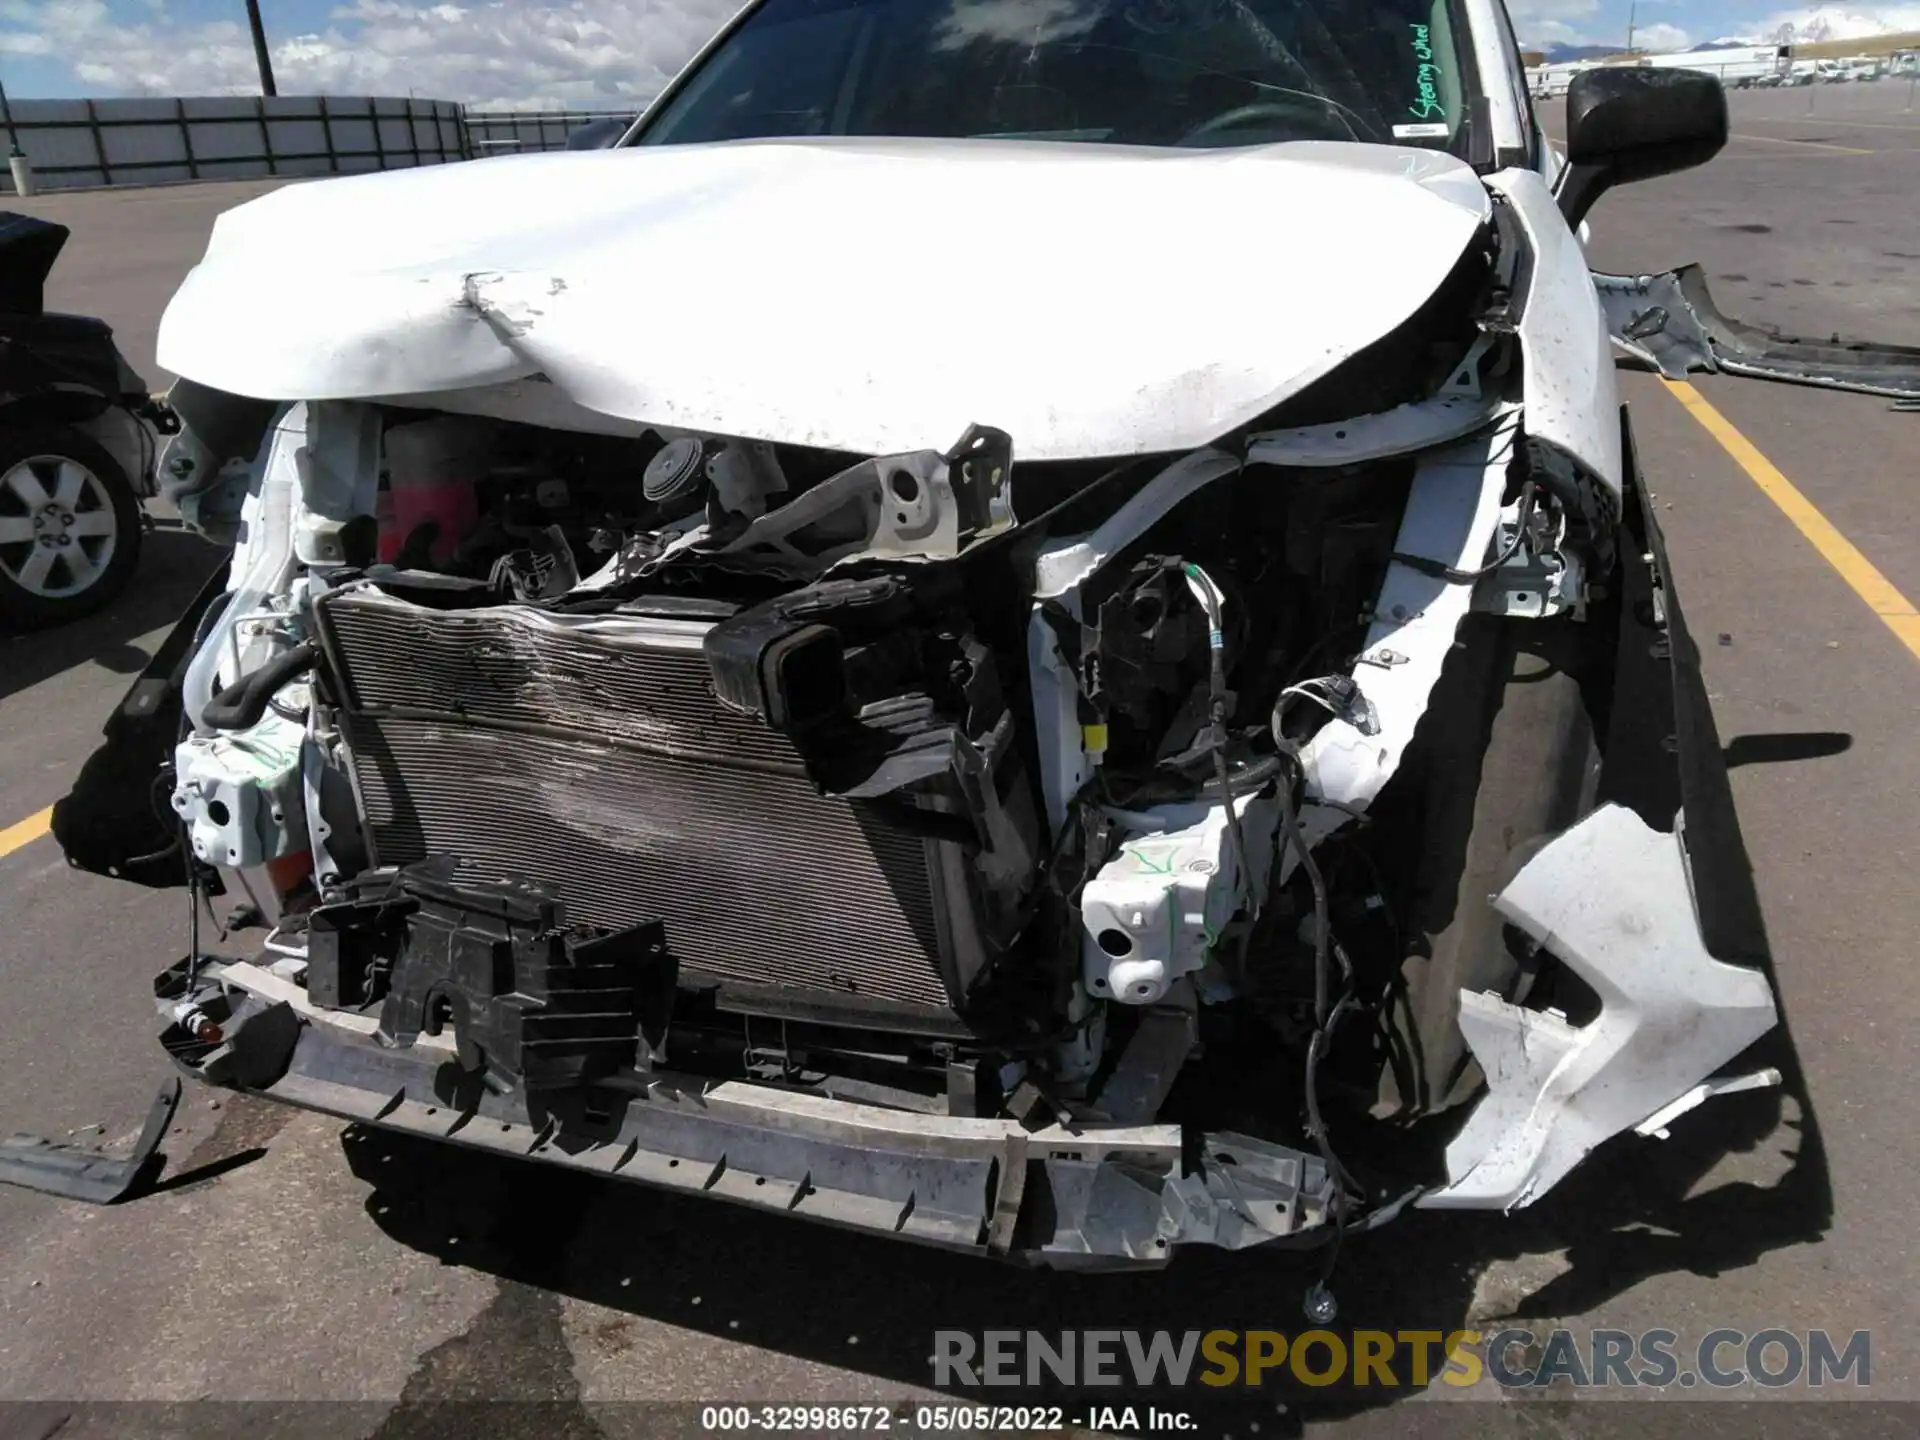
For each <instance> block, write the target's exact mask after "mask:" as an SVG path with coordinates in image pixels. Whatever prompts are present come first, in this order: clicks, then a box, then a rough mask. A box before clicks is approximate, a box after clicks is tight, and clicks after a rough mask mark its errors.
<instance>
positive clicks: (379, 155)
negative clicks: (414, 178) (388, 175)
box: [367, 95, 387, 170]
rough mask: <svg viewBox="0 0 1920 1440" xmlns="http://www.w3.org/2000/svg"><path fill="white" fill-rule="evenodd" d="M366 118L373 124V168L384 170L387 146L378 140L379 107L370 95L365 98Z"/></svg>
mask: <svg viewBox="0 0 1920 1440" xmlns="http://www.w3.org/2000/svg"><path fill="white" fill-rule="evenodd" d="M367 118H368V119H369V120H370V121H372V122H373V155H374V159H375V160H376V161H377V162H378V163H377V164H376V165H375V167H374V168H375V169H377V170H384V169H386V168H387V146H386V142H385V141H384V140H382V139H381V138H380V106H379V103H378V102H377V101H376V100H375V99H374V98H373V96H371V95H369V96H368V97H367Z"/></svg>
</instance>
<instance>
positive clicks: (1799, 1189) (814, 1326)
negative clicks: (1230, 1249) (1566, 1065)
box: [343, 1026, 1832, 1434]
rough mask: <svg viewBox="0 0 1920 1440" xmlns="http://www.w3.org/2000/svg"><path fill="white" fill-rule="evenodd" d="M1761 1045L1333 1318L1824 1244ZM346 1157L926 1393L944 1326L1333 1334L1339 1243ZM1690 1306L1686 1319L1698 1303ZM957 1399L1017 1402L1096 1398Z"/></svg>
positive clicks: (1225, 1409)
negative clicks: (830, 1211) (818, 1219)
mask: <svg viewBox="0 0 1920 1440" xmlns="http://www.w3.org/2000/svg"><path fill="white" fill-rule="evenodd" d="M1749 1058H1750V1059H1751V1060H1752V1061H1753V1063H1754V1064H1755V1065H1768V1064H1771V1065H1775V1066H1777V1067H1779V1068H1780V1069H1781V1071H1782V1073H1783V1075H1784V1077H1785V1082H1784V1084H1783V1086H1782V1087H1781V1088H1780V1089H1777V1090H1768V1091H1753V1092H1747V1093H1743V1094H1738V1095H1732V1096H1727V1097H1722V1098H1720V1099H1717V1100H1715V1101H1712V1102H1709V1104H1708V1105H1707V1106H1705V1107H1703V1108H1702V1109H1700V1110H1698V1111H1695V1112H1694V1113H1692V1114H1690V1115H1687V1116H1684V1117H1682V1118H1681V1119H1679V1120H1677V1121H1676V1122H1674V1125H1673V1127H1672V1128H1673V1137H1672V1139H1671V1140H1668V1141H1660V1140H1652V1139H1639V1138H1637V1137H1633V1136H1626V1137H1622V1138H1620V1139H1617V1140H1615V1141H1613V1142H1611V1143H1610V1144H1608V1145H1606V1146H1604V1147H1603V1148H1602V1149H1601V1150H1600V1151H1599V1152H1597V1153H1596V1154H1595V1155H1594V1156H1593V1157H1592V1159H1591V1160H1590V1161H1589V1162H1588V1163H1587V1164H1585V1165H1584V1166H1582V1167H1581V1168H1580V1169H1579V1170H1577V1171H1576V1172H1575V1173H1574V1174H1573V1175H1572V1176H1570V1177H1569V1178H1568V1179H1567V1180H1566V1181H1564V1182H1563V1183H1562V1184H1561V1185H1560V1186H1559V1187H1557V1188H1556V1189H1555V1190H1554V1191H1552V1192H1551V1193H1550V1194H1549V1195H1547V1196H1546V1197H1545V1198H1543V1199H1542V1200H1541V1201H1540V1202H1539V1203H1538V1204H1536V1205H1534V1206H1533V1207H1531V1208H1529V1209H1526V1210H1522V1211H1519V1212H1516V1213H1515V1214H1513V1215H1510V1216H1501V1215H1499V1214H1488V1213H1479V1212H1438V1211H1421V1210H1410V1211H1408V1212H1406V1213H1405V1214H1403V1215H1402V1216H1401V1217H1400V1218H1399V1219H1398V1220H1397V1221H1395V1222H1394V1223H1392V1224H1390V1225H1388V1226H1386V1227H1384V1228H1383V1229H1381V1230H1379V1231H1377V1232H1375V1233H1373V1234H1370V1235H1365V1236H1358V1237H1354V1238H1352V1239H1350V1240H1349V1241H1348V1242H1347V1244H1346V1246H1345V1247H1344V1252H1343V1253H1342V1255H1341V1256H1340V1259H1339V1264H1338V1267H1337V1269H1336V1271H1335V1273H1334V1277H1333V1281H1332V1289H1333V1291H1334V1293H1335V1295H1336V1297H1337V1299H1338V1301H1339V1304H1340V1313H1339V1315H1338V1318H1337V1319H1336V1320H1335V1321H1334V1322H1332V1326H1331V1328H1333V1329H1334V1330H1335V1331H1336V1332H1338V1333H1342V1334H1344V1335H1347V1336H1348V1337H1349V1339H1350V1338H1351V1333H1352V1332H1353V1331H1357V1330H1384V1331H1389V1332H1401V1331H1407V1330H1432V1331H1440V1332H1443V1333H1445V1332H1451V1331H1454V1330H1460V1329H1477V1330H1480V1331H1482V1332H1486V1333H1490V1332H1492V1331H1495V1330H1498V1329H1501V1328H1503V1326H1504V1325H1505V1324H1508V1323H1513V1324H1524V1323H1532V1324H1534V1325H1535V1326H1541V1325H1544V1324H1551V1323H1556V1322H1560V1321H1567V1322H1573V1323H1585V1324H1594V1323H1600V1324H1605V1323H1609V1318H1610V1317H1608V1316H1607V1314H1606V1312H1607V1310H1608V1307H1609V1302H1610V1301H1612V1300H1613V1299H1614V1298H1615V1297H1617V1296H1619V1295H1620V1294H1621V1293H1622V1292H1624V1291H1626V1290H1628V1289H1630V1288H1631V1287H1633V1286H1636V1285H1638V1284H1640V1283H1641V1282H1643V1281H1646V1280H1648V1279H1651V1278H1653V1277H1657V1276H1659V1275H1662V1274H1667V1273H1673V1272H1685V1273H1691V1274H1696V1275H1718V1274H1720V1273H1723V1272H1725V1271H1729V1270H1734V1269H1738V1268H1740V1267H1742V1266H1746V1265H1751V1264H1753V1263H1754V1262H1756V1261H1757V1260H1758V1259H1759V1258H1760V1257H1761V1256H1763V1255H1765V1254H1766V1253H1767V1252H1769V1251H1771V1250H1775V1249H1778V1248H1781V1247H1784V1246H1790V1245H1798V1244H1804V1243H1810V1242H1813V1241H1816V1240H1817V1239H1818V1238H1819V1237H1820V1235H1821V1234H1822V1232H1823V1231H1824V1230H1825V1229H1826V1227H1827V1225H1828V1223H1829V1219H1830V1216H1831V1210H1832V1198H1831V1190H1830V1186H1829V1181H1828V1174H1827V1165H1826V1158H1825V1153H1824V1150H1823V1147H1822V1145H1821V1142H1820V1136H1819V1131H1818V1127H1817V1125H1816V1124H1815V1122H1814V1119H1813V1115H1812V1111H1811V1109H1810V1108H1809V1106H1808V1104H1807V1100H1806V1088H1805V1085H1804V1083H1803V1082H1802V1080H1801V1074H1800V1069H1799V1066H1798V1064H1797V1063H1796V1061H1795V1057H1794V1051H1793V1046H1792V1043H1791V1039H1790V1037H1789V1036H1788V1035H1787V1033H1786V1030H1785V1027H1784V1026H1783V1027H1782V1028H1781V1029H1780V1030H1779V1031H1776V1032H1775V1034H1774V1036H1773V1037H1770V1039H1769V1040H1768V1041H1763V1042H1762V1044H1761V1046H1759V1047H1756V1051H1755V1053H1754V1054H1753V1055H1752V1056H1750V1057H1749ZM343 1148H344V1150H345V1151H346V1154H347V1156H348V1158H349V1162H350V1164H351V1165H352V1167H353V1169H354V1172H355V1174H356V1175H357V1176H358V1177H359V1178H361V1179H362V1180H363V1181H365V1182H367V1183H369V1184H371V1185H372V1187H373V1189H372V1192H371V1194H370V1195H369V1196H368V1199H367V1202H366V1207H367V1211H368V1214H369V1215H370V1216H371V1218H372V1219H373V1220H374V1222H375V1223H376V1224H377V1225H378V1226H379V1227H380V1228H381V1229H382V1230H383V1231H385V1232H386V1233H387V1234H388V1235H389V1236H391V1237H392V1238H394V1239H396V1240H398V1241H400V1242H401V1243H404V1244H406V1245H408V1246H410V1247H412V1248H414V1249H416V1250H419V1251H422V1252H426V1253H430V1254H433V1255H436V1256H438V1257H440V1258H441V1259H442V1261H443V1262H444V1263H447V1264H452V1265H461V1266H466V1267H471V1268H474V1269H477V1270H480V1271H482V1272H486V1273H490V1274H493V1275H495V1276H497V1277H498V1278H499V1279H500V1280H501V1281H502V1282H503V1283H504V1284H505V1285H506V1286H507V1287H530V1288H531V1289H532V1290H533V1291H537V1292H540V1293H545V1294H554V1293H557V1294H560V1295H566V1296H570V1297H573V1298H574V1299H577V1300H582V1301H587V1302H591V1303H593V1304H595V1305H600V1306H605V1307H607V1308H609V1309H611V1310H614V1311H619V1312H624V1313H625V1314H626V1315H630V1316H634V1317H640V1318H644V1319H648V1320H652V1321H659V1322H665V1323H668V1324H671V1325H674V1326H676V1327H680V1328H682V1329H685V1330H688V1331H692V1332H696V1333H703V1334H707V1335H711V1336H712V1337H713V1338H714V1339H715V1340H716V1341H738V1342H744V1343H746V1344H750V1345H752V1346H754V1347H756V1348H758V1349H760V1350H763V1351H772V1352H776V1353H777V1354H780V1355H784V1356H788V1357H792V1358H793V1359H796V1360H799V1361H803V1362H807V1363H811V1364H821V1365H830V1366H835V1367H839V1368H841V1369H843V1370H853V1371H858V1372H861V1373H863V1374H866V1375H870V1376H873V1377H876V1378H878V1379H879V1380H881V1381H883V1382H889V1383H897V1384H899V1385H900V1386H902V1387H907V1386H912V1387H915V1388H917V1389H919V1390H921V1391H923V1392H924V1391H925V1390H927V1389H929V1388H931V1387H932V1379H933V1376H932V1371H931V1367H930V1361H929V1357H930V1355H931V1353H932V1351H933V1348H934V1341H933V1335H934V1332H935V1331H936V1330H962V1331H968V1332H971V1333H973V1334H974V1335H976V1336H977V1335H978V1334H979V1332H981V1331H983V1330H989V1329H1001V1330H1005V1329H1036V1330H1040V1331H1042V1332H1046V1333H1048V1334H1052V1333H1053V1332H1058V1331H1061V1330H1079V1329H1103V1330H1116V1329H1120V1330H1124V1329H1138V1330H1141V1331H1144V1332H1149V1333H1151V1332H1153V1331H1157V1330H1164V1331H1169V1332H1174V1333H1175V1334H1176V1335H1177V1334H1178V1333H1179V1332H1183V1331H1188V1330H1194V1331H1202V1332H1204V1331H1208V1330H1216V1329H1227V1330H1237V1331H1242V1332H1244V1331H1247V1330H1255V1329H1259V1330H1278V1331H1282V1332H1285V1333H1287V1334H1289V1335H1294V1334H1298V1333H1299V1332H1301V1331H1302V1330H1304V1329H1307V1328H1310V1322H1308V1321H1307V1320H1306V1319H1305V1318H1304V1316H1303V1312H1302V1299H1303V1295H1304V1292H1305V1290H1306V1288H1307V1286H1308V1285H1309V1284H1310V1283H1312V1281H1313V1280H1314V1279H1315V1278H1316V1277H1317V1276H1318V1274H1319V1273H1320V1268H1321V1265H1322V1262H1323V1260H1324V1252H1323V1251H1305V1252H1291V1253H1290V1252H1281V1251H1266V1252H1262V1251H1250V1252H1241V1253H1239V1254H1226V1253H1222V1252H1218V1251H1211V1250H1200V1249H1196V1250H1193V1251H1189V1252H1184V1253H1182V1254H1181V1255H1180V1256H1179V1257H1178V1258H1177V1259H1176V1260H1175V1262H1174V1263H1173V1265H1172V1266H1171V1267H1170V1268H1169V1269H1167V1270H1164V1271H1160V1272H1144V1273H1132V1274H1107V1275H1076V1274H1061V1273H1054V1272H1047V1271H1031V1270H1022V1269H1017V1268H1015V1267H1011V1266H1006V1265H998V1264H994V1263H992V1262H989V1261H984V1260H975V1259H968V1258H963V1257H958V1256H952V1255H947V1254H943V1253H938V1252H934V1251H930V1250H925V1249H921V1248H918V1247H914V1246H910V1245H905V1244H900V1243H896V1242H891V1241H888V1240H885V1239H880V1238H876V1237H871V1236H866V1235H860V1234H850V1233H847V1232H843V1231H839V1230H835V1229H832V1228H828V1227H825V1226H821V1225H816V1224H811V1223H808V1222H803V1221H799V1220H795V1219H791V1218H787V1217H783V1216H777V1215H773V1214H768V1213H763V1212H759V1211H754V1210H750V1209H745V1208H741V1207H737V1206H732V1205H728V1204H726V1203H724V1202H705V1201H700V1200H695V1199H691V1198H687V1197H682V1196H677V1195H671V1194H665V1193H660V1192H656V1191H652V1190H649V1189H647V1188H645V1187H641V1186H637V1185H627V1184H620V1183H617V1182H607V1181H603V1180H599V1179H596V1178H593V1177H588V1176H581V1175H577V1174H574V1173H571V1172H563V1171H557V1170H551V1169H548V1168H547V1167H543V1166H539V1165H533V1164H526V1163H522V1162H515V1161H510V1160H503V1159H499V1158H496V1157H492V1156H488V1155H485V1154H481V1153H478V1152H474V1151H467V1150H456V1149H453V1148H451V1147H447V1146H444V1145H439V1144H436V1143H434V1142H430V1141H424V1140H419V1139H416V1138H413V1137H408V1136H401V1135H393V1134H388V1133H385V1132H379V1131H374V1130H370V1129H366V1128H363V1127H351V1128H349V1129H348V1130H347V1131H346V1132H345V1135H344V1137H343ZM503 1293H505V1292H504V1291H503ZM1646 1309H1647V1306H1646V1305H1645V1304H1641V1305H1639V1306H1637V1307H1636V1310H1637V1312H1644V1311H1645V1310H1646ZM1595 1312H1598V1313H1595ZM1582 1317H1586V1318H1585V1319H1584V1321H1583V1320H1582ZM559 1323H560V1322H559V1319H558V1315H557V1310H556V1312H555V1318H554V1320H553V1325H554V1326H555V1327H557V1326H558V1325H559ZM611 1323H616V1324H617V1323H618V1317H615V1320H614V1321H613V1322H611ZM1612 1323H1618V1322H1617V1321H1614V1322H1612ZM1642 1323H1656V1324H1657V1323H1662V1321H1661V1319H1660V1318H1659V1317H1657V1316H1656V1317H1655V1318H1654V1319H1653V1320H1652V1321H1650V1322H1649V1321H1643V1322H1642ZM1671 1323H1672V1328H1676V1329H1678V1328H1680V1324H1681V1322H1680V1317H1677V1316H1676V1317H1674V1319H1673V1321H1672V1322H1671ZM1395 1363H1396V1365H1398V1366H1399V1367H1400V1368H1399V1372H1398V1373H1397V1375H1396V1379H1397V1382H1398V1383H1397V1387H1396V1388H1387V1387H1382V1386H1379V1385H1378V1384H1377V1383H1376V1385H1375V1386H1373V1387H1372V1388H1367V1389H1357V1388H1353V1387H1351V1386H1348V1385H1346V1384H1344V1383H1341V1384H1335V1385H1332V1386H1328V1387H1326V1388H1319V1389H1309V1388H1306V1387H1304V1386H1302V1385H1300V1384H1299V1383H1298V1382H1297V1381H1296V1380H1295V1379H1294V1377H1293V1376H1291V1375H1289V1374H1286V1373H1285V1371H1284V1370H1275V1371H1272V1372H1269V1373H1268V1374H1267V1375H1266V1376H1265V1377H1263V1378H1264V1381H1265V1383H1264V1384H1263V1386H1262V1387H1261V1388H1260V1389H1258V1390H1249V1389H1245V1388H1239V1389H1236V1390H1233V1391H1227V1392H1222V1391H1217V1390H1214V1391H1210V1390H1207V1389H1206V1388H1205V1387H1201V1386H1197V1385H1190V1386H1189V1388H1187V1389H1185V1390H1183V1391H1180V1392H1177V1393H1176V1392H1171V1391H1163V1392H1160V1394H1159V1395H1158V1397H1157V1398H1159V1399H1161V1400H1165V1401H1177V1403H1178V1404H1180V1405H1181V1406H1182V1407H1184V1408H1186V1409H1189V1410H1191V1411H1194V1412H1195V1413H1196V1414H1198V1413H1200V1412H1201V1411H1203V1410H1204V1412H1205V1413H1206V1414H1208V1415H1209V1416H1211V1417H1213V1418H1214V1419H1215V1421H1216V1423H1219V1424H1224V1425H1226V1426H1227V1428H1229V1429H1235V1428H1237V1426H1236V1425H1235V1419H1236V1417H1239V1418H1240V1419H1242V1420H1245V1419H1249V1418H1257V1419H1259V1420H1261V1421H1263V1422H1264V1424H1263V1429H1262V1431H1261V1433H1263V1434H1270V1433H1274V1432H1275V1431H1276V1430H1278V1431H1279V1432H1280V1433H1285V1432H1287V1431H1288V1430H1290V1429H1293V1428H1295V1427H1296V1426H1297V1425H1298V1424H1299V1423H1300V1422H1301V1421H1302V1420H1303V1419H1312V1418H1318V1417H1322V1416H1334V1415H1342V1414H1352V1413H1354V1412H1359V1411H1366V1410H1372V1409H1376V1408H1377V1407H1380V1406H1383V1405H1391V1404H1393V1403H1394V1402H1396V1401H1398V1400H1402V1399H1404V1398H1406V1397H1407V1396H1409V1395H1410V1394H1412V1393H1414V1389H1413V1387H1412V1386H1411V1384H1410V1380H1411V1375H1410V1373H1409V1372H1408V1368H1407V1362H1406V1361H1405V1359H1404V1358H1402V1359H1400V1360H1397V1361H1396V1362H1395ZM1201 1368H1204V1367H1203V1366H1199V1365H1197V1366H1196V1374H1197V1373H1198V1371H1199V1370H1200V1369H1201ZM1438 1368H1439V1366H1438V1364H1436V1366H1435V1369H1436V1370H1438ZM1376 1379H1377V1377H1376ZM630 1383H631V1387H632V1388H631V1391H630V1393H627V1394H625V1395H623V1396H619V1397H614V1398H628V1399H640V1398H647V1399H667V1398H671V1399H680V1400H700V1399H706V1400H711V1399H714V1398H716V1397H715V1395H713V1394H712V1393H703V1392H701V1391H699V1390H697V1389H696V1390H694V1391H693V1392H692V1393H687V1394H671V1395H669V1394H665V1393H663V1391H665V1390H667V1389H668V1388H669V1387H670V1384H671V1381H670V1380H669V1379H667V1378H665V1377H660V1376H656V1375H655V1374H653V1373H650V1372H646V1371H637V1372H636V1373H635V1374H634V1375H633V1376H632V1377H631V1382H630ZM683 1383H686V1382H683ZM694 1383H697V1382H694ZM956 1393H962V1394H966V1395H968V1396H970V1397H971V1398H972V1399H974V1400H992V1401H995V1402H999V1403H1008V1402H1018V1403H1025V1404H1034V1403H1062V1402H1068V1401H1070V1400H1072V1399H1073V1398H1075V1397H1073V1396H1072V1395H1070V1394H1069V1393H1066V1392H1043V1391H1036V1390H1013V1391H1008V1390H996V1391H979V1390H972V1391H961V1392H956ZM486 1398H489V1399H493V1398H499V1399H541V1398H544V1397H543V1396H540V1395H519V1394H504V1395H498V1396H492V1395H490V1396H487V1397H486ZM594 1398H603V1397H594ZM726 1398H742V1395H741V1394H740V1393H739V1392H734V1393H732V1394H730V1395H729V1396H728V1397H726ZM757 1398H761V1399H768V1400H780V1399H796V1400H797V1399H810V1400H816V1401H818V1400H826V1399H832V1398H835V1397H833V1396H831V1395H824V1394H820V1393H809V1394H806V1395H761V1396H759V1397H757ZM838 1398H842V1399H845V1398H849V1397H845V1396H841V1397H838ZM1078 1398H1079V1399H1080V1400H1082V1401H1083V1402H1085V1401H1093V1402H1102V1401H1104V1402H1108V1403H1112V1402H1116V1401H1124V1402H1127V1403H1134V1404H1141V1403H1145V1402H1148V1401H1151V1400H1153V1399H1155V1398H1156V1395H1155V1394H1154V1393H1153V1392H1151V1391H1148V1392H1142V1391H1139V1390H1136V1389H1134V1388H1133V1387H1131V1386H1128V1387H1127V1388H1125V1389H1124V1390H1122V1391H1105V1392H1095V1391H1087V1392H1084V1393H1083V1394H1081V1395H1080V1396H1079V1397H1078ZM1543 1398H1544V1397H1543ZM1277 1407H1279V1408H1277ZM1382 1418H1384V1417H1382Z"/></svg>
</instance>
